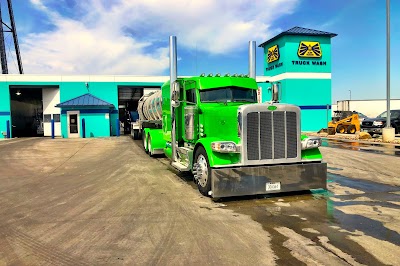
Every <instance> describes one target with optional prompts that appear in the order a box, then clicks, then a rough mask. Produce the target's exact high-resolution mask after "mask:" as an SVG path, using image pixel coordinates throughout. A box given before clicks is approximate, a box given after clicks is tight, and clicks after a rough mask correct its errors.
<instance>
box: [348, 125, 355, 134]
mask: <svg viewBox="0 0 400 266" xmlns="http://www.w3.org/2000/svg"><path fill="white" fill-rule="evenodd" d="M356 131H357V130H356V126H355V125H350V126H348V127H347V133H349V134H355V133H356Z"/></svg>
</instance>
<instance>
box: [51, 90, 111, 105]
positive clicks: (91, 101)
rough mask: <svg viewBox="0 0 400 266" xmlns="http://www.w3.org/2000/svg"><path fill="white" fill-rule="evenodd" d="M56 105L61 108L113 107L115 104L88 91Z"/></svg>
mask: <svg viewBox="0 0 400 266" xmlns="http://www.w3.org/2000/svg"><path fill="white" fill-rule="evenodd" d="M56 107H60V108H78V107H80V108H104V107H107V108H112V107H114V105H113V104H111V103H109V102H106V101H103V100H102V99H99V98H97V97H96V96H93V95H92V94H90V93H86V94H84V95H81V96H78V97H76V98H73V99H71V100H68V101H65V102H62V103H59V104H57V105H56Z"/></svg>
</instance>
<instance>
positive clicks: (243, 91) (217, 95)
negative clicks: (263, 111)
mask: <svg viewBox="0 0 400 266" xmlns="http://www.w3.org/2000/svg"><path fill="white" fill-rule="evenodd" d="M200 100H201V102H203V103H210V102H250V103H255V102H257V91H256V90H253V89H247V88H242V87H234V86H229V87H223V88H215V89H209V90H201V91H200Z"/></svg>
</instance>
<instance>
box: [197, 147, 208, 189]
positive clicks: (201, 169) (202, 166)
mask: <svg viewBox="0 0 400 266" xmlns="http://www.w3.org/2000/svg"><path fill="white" fill-rule="evenodd" d="M197 163H198V171H197V175H198V178H197V181H198V183H199V185H200V186H202V187H205V186H206V185H207V179H208V165H207V160H206V157H204V155H203V154H200V155H199V156H198V157H197Z"/></svg>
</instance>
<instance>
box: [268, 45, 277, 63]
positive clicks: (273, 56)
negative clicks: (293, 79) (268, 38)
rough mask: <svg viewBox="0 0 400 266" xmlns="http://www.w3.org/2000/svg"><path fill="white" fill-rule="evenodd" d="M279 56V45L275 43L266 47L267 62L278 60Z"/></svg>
mask: <svg viewBox="0 0 400 266" xmlns="http://www.w3.org/2000/svg"><path fill="white" fill-rule="evenodd" d="M279 57H280V54H279V47H278V45H277V44H276V45H274V46H272V47H270V48H268V57H267V62H268V64H269V63H272V62H274V61H277V60H279Z"/></svg>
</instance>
